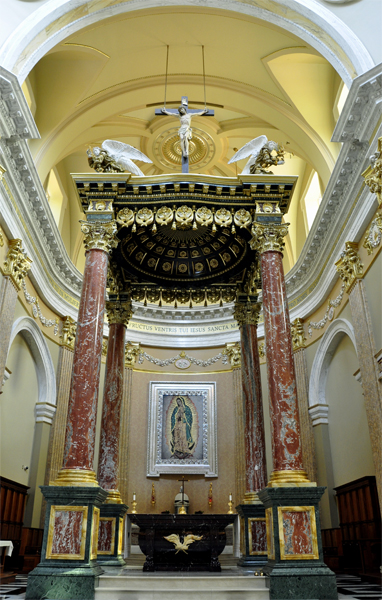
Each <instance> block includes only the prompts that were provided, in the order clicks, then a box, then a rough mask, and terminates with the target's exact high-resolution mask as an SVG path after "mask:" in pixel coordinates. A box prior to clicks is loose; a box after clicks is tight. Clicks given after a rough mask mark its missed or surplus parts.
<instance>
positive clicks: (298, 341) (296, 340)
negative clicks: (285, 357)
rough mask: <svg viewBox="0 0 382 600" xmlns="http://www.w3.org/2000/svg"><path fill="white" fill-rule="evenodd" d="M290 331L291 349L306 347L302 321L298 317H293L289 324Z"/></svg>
mask: <svg viewBox="0 0 382 600" xmlns="http://www.w3.org/2000/svg"><path fill="white" fill-rule="evenodd" d="M290 328H291V333H292V344H293V350H294V351H296V350H300V349H301V348H305V347H306V344H305V342H306V337H305V332H304V321H303V320H302V319H300V318H298V319H295V320H294V321H293V323H291V324H290Z"/></svg>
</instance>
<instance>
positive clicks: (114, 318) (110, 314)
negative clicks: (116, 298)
mask: <svg viewBox="0 0 382 600" xmlns="http://www.w3.org/2000/svg"><path fill="white" fill-rule="evenodd" d="M106 314H107V320H108V322H109V325H113V324H116V323H120V324H122V325H126V327H127V325H128V324H129V321H130V319H131V317H132V316H133V305H132V303H131V300H130V301H127V302H109V301H108V302H106Z"/></svg>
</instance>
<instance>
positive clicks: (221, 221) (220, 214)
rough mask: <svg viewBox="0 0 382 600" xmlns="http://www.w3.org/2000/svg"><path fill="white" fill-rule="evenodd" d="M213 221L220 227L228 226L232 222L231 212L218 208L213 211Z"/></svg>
mask: <svg viewBox="0 0 382 600" xmlns="http://www.w3.org/2000/svg"><path fill="white" fill-rule="evenodd" d="M215 223H216V224H217V225H220V227H228V226H229V225H231V223H232V214H231V213H230V211H229V210H227V209H226V208H219V209H218V210H217V211H216V213H215Z"/></svg>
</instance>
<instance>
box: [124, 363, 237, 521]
mask: <svg viewBox="0 0 382 600" xmlns="http://www.w3.org/2000/svg"><path fill="white" fill-rule="evenodd" d="M175 353H176V352H175ZM175 353H174V354H175ZM190 353H191V352H190ZM150 381H179V383H180V384H181V383H183V382H203V381H206V382H213V381H215V382H216V394H217V432H218V477H217V478H211V479H206V478H205V477H204V475H203V476H199V475H190V476H187V479H189V480H190V481H189V483H187V484H186V487H185V490H186V493H187V494H188V495H189V498H190V511H191V512H195V511H196V510H202V511H204V512H205V513H225V512H227V510H228V505H227V503H228V495H229V494H230V493H231V492H232V493H234V490H235V456H234V448H235V439H234V418H235V414H234V403H233V377H232V372H231V371H229V372H227V373H216V374H208V373H206V374H203V375H197V376H195V375H194V376H192V375H191V374H190V373H188V374H187V375H184V376H179V375H177V376H176V375H175V374H171V375H169V374H161V373H143V372H137V371H134V373H133V381H132V401H131V412H130V424H129V426H130V439H129V460H128V467H127V468H128V481H129V486H128V487H129V502H128V503H130V506H131V496H132V493H133V492H136V494H137V502H138V507H137V510H138V512H143V513H146V512H147V513H151V512H153V513H160V512H161V511H164V510H169V511H170V512H172V511H173V507H174V498H175V495H176V494H177V493H178V492H179V486H180V483H178V481H177V479H179V478H180V475H161V477H160V478H147V477H146V463H147V435H148V411H149V383H150ZM152 483H154V485H155V491H156V505H155V507H154V508H153V507H152V506H151V504H150V500H151V485H152ZM210 483H212V490H213V504H212V508H209V506H208V490H209V485H210Z"/></svg>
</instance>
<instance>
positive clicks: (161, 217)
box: [155, 206, 174, 225]
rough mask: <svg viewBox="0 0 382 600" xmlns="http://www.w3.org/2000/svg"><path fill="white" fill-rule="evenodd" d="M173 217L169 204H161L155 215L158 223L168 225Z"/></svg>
mask: <svg viewBox="0 0 382 600" xmlns="http://www.w3.org/2000/svg"><path fill="white" fill-rule="evenodd" d="M173 218H174V212H173V210H172V209H171V208H170V207H169V206H161V207H160V208H159V209H158V210H157V212H156V215H155V220H156V222H157V223H158V225H168V224H169V223H171V221H172V220H173Z"/></svg>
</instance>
